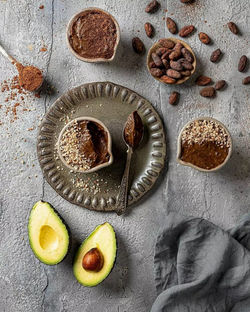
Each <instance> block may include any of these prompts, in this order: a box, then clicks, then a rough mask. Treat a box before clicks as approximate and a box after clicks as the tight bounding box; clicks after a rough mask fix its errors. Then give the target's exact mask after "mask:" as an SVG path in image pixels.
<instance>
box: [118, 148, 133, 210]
mask: <svg viewBox="0 0 250 312" xmlns="http://www.w3.org/2000/svg"><path fill="white" fill-rule="evenodd" d="M132 154H133V149H132V148H131V147H129V148H128V151H127V161H126V167H125V169H124V173H123V177H122V181H121V185H120V192H119V195H118V199H117V206H116V213H117V214H118V216H120V215H121V214H123V213H125V211H126V210H127V205H128V181H129V169H130V163H131V158H132Z"/></svg>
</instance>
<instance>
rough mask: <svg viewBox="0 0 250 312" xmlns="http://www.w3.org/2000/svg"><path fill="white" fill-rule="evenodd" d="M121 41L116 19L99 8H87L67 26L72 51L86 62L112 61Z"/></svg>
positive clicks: (76, 15) (68, 42) (68, 40)
mask: <svg viewBox="0 0 250 312" xmlns="http://www.w3.org/2000/svg"><path fill="white" fill-rule="evenodd" d="M119 42H120V28H119V24H118V23H117V21H116V19H115V18H114V17H113V16H112V15H111V14H110V13H108V12H106V11H104V10H102V9H99V8H94V7H91V8H87V9H84V10H82V11H81V12H79V13H77V14H75V15H74V16H73V17H72V18H71V20H70V21H69V23H68V26H67V44H68V47H69V49H70V51H71V52H72V53H73V55H74V56H76V57H77V58H78V59H80V60H81V61H84V62H90V63H99V62H111V61H112V60H113V59H114V58H115V54H116V51H117V47H118V44H119Z"/></svg>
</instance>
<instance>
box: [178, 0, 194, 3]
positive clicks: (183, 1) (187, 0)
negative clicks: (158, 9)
mask: <svg viewBox="0 0 250 312" xmlns="http://www.w3.org/2000/svg"><path fill="white" fill-rule="evenodd" d="M180 1H181V2H182V3H189V2H193V0H180Z"/></svg>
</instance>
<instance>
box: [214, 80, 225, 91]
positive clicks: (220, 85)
mask: <svg viewBox="0 0 250 312" xmlns="http://www.w3.org/2000/svg"><path fill="white" fill-rule="evenodd" d="M225 85H226V81H225V80H219V81H217V82H216V84H215V86H214V88H215V90H220V89H222V88H224V87H225Z"/></svg>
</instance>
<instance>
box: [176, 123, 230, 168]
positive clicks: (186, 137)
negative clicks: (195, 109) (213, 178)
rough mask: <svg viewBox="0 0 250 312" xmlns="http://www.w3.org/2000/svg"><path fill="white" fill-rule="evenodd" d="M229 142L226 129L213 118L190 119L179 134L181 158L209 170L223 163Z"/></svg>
mask: <svg viewBox="0 0 250 312" xmlns="http://www.w3.org/2000/svg"><path fill="white" fill-rule="evenodd" d="M230 147H231V142H230V140H229V136H228V133H227V131H226V130H225V129H224V128H223V127H222V126H221V125H220V124H219V123H217V121H215V120H212V119H211V120H207V119H204V120H202V119H200V120H195V121H192V122H191V123H190V124H189V125H188V126H187V127H186V128H185V129H184V130H183V132H182V135H181V157H180V158H181V160H183V161H185V162H187V163H190V164H193V165H195V166H197V167H199V168H202V169H206V170H210V169H213V168H216V167H218V166H219V165H221V164H223V163H224V161H225V159H226V158H227V155H228V153H229V148H230Z"/></svg>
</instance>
